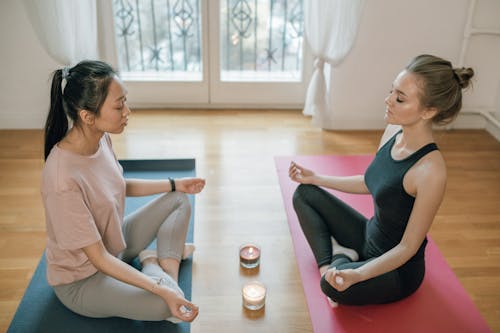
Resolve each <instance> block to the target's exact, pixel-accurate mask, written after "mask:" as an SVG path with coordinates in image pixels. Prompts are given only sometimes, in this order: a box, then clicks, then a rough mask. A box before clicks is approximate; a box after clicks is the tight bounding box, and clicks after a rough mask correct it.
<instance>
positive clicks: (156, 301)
mask: <svg viewBox="0 0 500 333" xmlns="http://www.w3.org/2000/svg"><path fill="white" fill-rule="evenodd" d="M190 216H191V205H190V203H189V199H188V197H187V195H186V194H184V193H180V192H169V193H166V194H163V195H161V196H159V197H157V198H155V199H154V200H152V201H151V202H149V203H148V204H146V205H144V206H143V207H141V208H140V209H138V210H137V211H135V212H133V213H132V214H130V215H128V216H126V217H125V220H124V224H123V227H122V229H123V234H124V237H125V241H126V244H127V248H126V249H125V250H124V251H123V252H122V253H121V254H120V258H121V259H122V260H123V261H125V262H130V261H131V260H132V259H134V258H135V257H136V256H137V255H138V254H139V252H140V251H142V250H143V249H145V248H146V247H147V246H148V245H149V244H150V243H151V242H152V241H153V240H154V239H155V238H157V251H158V257H159V258H173V259H176V260H179V261H180V260H181V258H182V252H183V250H184V243H185V241H186V234H187V230H188V227H189V219H190ZM142 272H143V273H144V274H146V275H149V276H151V277H153V278H154V279H156V280H159V279H160V278H165V280H164V281H165V283H167V284H169V285H171V284H172V283H173V280H172V279H171V278H170V277H169V276H168V275H167V274H166V273H165V272H164V271H163V270H162V269H161V267H160V266H157V265H146V266H145V267H144V268H143V270H142ZM177 288H178V287H177ZM179 290H180V289H179ZM54 291H55V293H56V295H57V297H58V298H59V300H60V301H61V302H62V303H63V304H64V305H65V306H66V307H68V308H69V309H70V310H72V311H74V312H76V313H78V314H80V315H83V316H87V317H94V318H104V317H123V318H129V319H135V320H150V321H159V320H165V319H167V318H169V317H171V316H172V314H171V313H170V310H169V308H168V306H167V305H166V303H165V302H164V301H163V299H162V298H161V297H159V296H157V295H155V294H152V293H151V292H149V291H147V290H144V289H141V288H138V287H135V286H132V285H129V284H127V283H124V282H121V281H119V280H116V279H114V278H112V277H110V276H108V275H105V274H103V273H101V272H97V273H95V274H94V275H92V276H90V277H88V278H85V279H83V280H79V281H76V282H73V283H69V284H66V285H60V286H55V287H54ZM181 292H182V291H181Z"/></svg>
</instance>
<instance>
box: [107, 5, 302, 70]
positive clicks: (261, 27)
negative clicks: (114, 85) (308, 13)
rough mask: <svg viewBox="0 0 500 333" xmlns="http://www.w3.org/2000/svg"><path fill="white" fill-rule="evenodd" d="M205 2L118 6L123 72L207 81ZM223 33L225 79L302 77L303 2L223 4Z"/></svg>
mask: <svg viewBox="0 0 500 333" xmlns="http://www.w3.org/2000/svg"><path fill="white" fill-rule="evenodd" d="M212 1H214V0H210V2H209V5H210V3H212ZM200 2H201V0H114V1H113V11H114V22H115V32H116V41H117V50H118V52H117V53H118V66H119V69H120V71H121V72H122V73H123V72H127V73H131V74H132V75H135V76H137V77H139V76H140V75H141V73H142V75H146V74H147V73H149V74H151V73H156V74H161V73H165V72H166V73H172V72H184V73H198V74H199V77H200V78H201V72H202V66H203V64H202V30H201V26H202V24H201V15H202V13H201V3H200ZM219 31H220V67H221V72H222V73H223V75H222V76H224V73H226V74H227V73H233V74H234V73H237V72H238V73H240V74H241V73H245V72H250V73H259V72H267V73H285V72H286V73H289V75H292V76H295V77H296V76H297V75H298V76H300V72H301V64H302V41H303V5H302V0H220V28H219ZM209 37H210V36H209ZM209 40H210V38H209ZM290 73H291V74H290Z"/></svg>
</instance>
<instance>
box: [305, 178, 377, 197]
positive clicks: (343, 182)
mask: <svg viewBox="0 0 500 333" xmlns="http://www.w3.org/2000/svg"><path fill="white" fill-rule="evenodd" d="M313 184H314V185H317V186H322V187H326V188H330V189H332V190H337V191H341V192H346V193H357V194H367V193H369V191H368V188H367V187H366V184H365V179H364V176H363V175H356V176H347V177H338V176H321V175H318V176H316V177H315V179H314V182H313Z"/></svg>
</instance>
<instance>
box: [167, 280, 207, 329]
mask: <svg viewBox="0 0 500 333" xmlns="http://www.w3.org/2000/svg"><path fill="white" fill-rule="evenodd" d="M159 295H160V296H161V298H163V300H164V301H165V303H167V306H168V308H169V309H170V312H171V313H172V316H174V317H176V318H178V319H180V320H182V321H187V322H192V321H193V320H194V319H195V318H196V317H197V316H198V312H199V308H198V306H196V305H194V304H193V303H191V302H190V301H188V300H187V299H185V298H184V297H183V296H182V295H181V294H179V293H178V292H176V291H174V290H172V289H170V288H169V287H167V286H161V292H160V293H159Z"/></svg>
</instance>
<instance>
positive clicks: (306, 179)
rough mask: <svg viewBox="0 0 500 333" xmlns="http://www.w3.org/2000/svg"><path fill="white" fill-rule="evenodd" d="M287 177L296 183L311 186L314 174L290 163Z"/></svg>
mask: <svg viewBox="0 0 500 333" xmlns="http://www.w3.org/2000/svg"><path fill="white" fill-rule="evenodd" d="M288 176H289V177H290V179H291V180H293V181H296V182H298V183H301V184H312V183H313V180H314V177H315V176H316V174H315V173H314V172H313V171H312V170H309V169H306V168H304V167H302V166H300V165H298V164H297V163H295V162H294V161H292V162H291V163H290V168H289V169H288Z"/></svg>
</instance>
